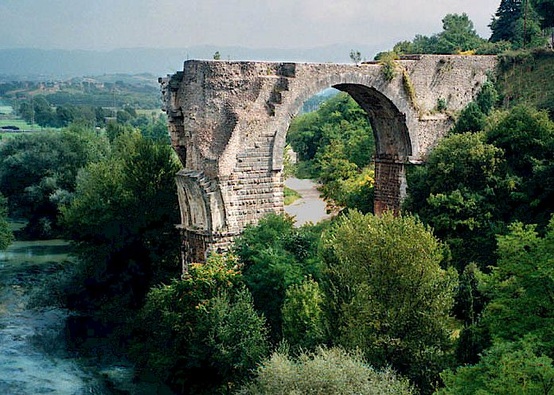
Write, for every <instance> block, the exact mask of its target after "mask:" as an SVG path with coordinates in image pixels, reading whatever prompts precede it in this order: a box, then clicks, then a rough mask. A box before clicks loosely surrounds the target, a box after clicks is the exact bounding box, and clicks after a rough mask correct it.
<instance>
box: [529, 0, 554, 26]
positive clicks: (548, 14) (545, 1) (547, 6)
mask: <svg viewBox="0 0 554 395" xmlns="http://www.w3.org/2000/svg"><path fill="white" fill-rule="evenodd" d="M531 2H532V4H533V5H534V7H535V9H536V10H537V13H538V14H539V15H540V16H541V17H542V20H541V25H542V26H543V27H545V28H548V27H554V1H552V0H532V1H531Z"/></svg>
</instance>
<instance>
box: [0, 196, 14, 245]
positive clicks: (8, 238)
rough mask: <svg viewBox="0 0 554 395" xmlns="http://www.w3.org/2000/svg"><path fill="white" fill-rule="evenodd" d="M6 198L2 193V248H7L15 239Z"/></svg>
mask: <svg viewBox="0 0 554 395" xmlns="http://www.w3.org/2000/svg"><path fill="white" fill-rule="evenodd" d="M7 213H8V209H7V207H6V198H5V197H4V196H2V194H0V250H5V249H6V248H8V246H9V245H10V244H11V243H12V241H13V234H12V231H11V229H10V226H9V224H8V221H7Z"/></svg>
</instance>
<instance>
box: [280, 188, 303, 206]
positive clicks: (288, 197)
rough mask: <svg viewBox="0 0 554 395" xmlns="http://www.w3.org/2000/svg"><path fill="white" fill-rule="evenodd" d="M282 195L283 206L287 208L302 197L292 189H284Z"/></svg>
mask: <svg viewBox="0 0 554 395" xmlns="http://www.w3.org/2000/svg"><path fill="white" fill-rule="evenodd" d="M284 195H285V206H288V205H289V204H292V203H294V202H295V201H296V200H298V199H300V198H301V197H302V195H300V194H299V193H298V192H296V191H295V190H294V189H290V188H289V187H285V190H284Z"/></svg>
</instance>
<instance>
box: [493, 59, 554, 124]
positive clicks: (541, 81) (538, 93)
mask: <svg viewBox="0 0 554 395" xmlns="http://www.w3.org/2000/svg"><path fill="white" fill-rule="evenodd" d="M499 60H500V62H499V66H498V84H497V85H498V90H499V93H500V95H501V97H502V99H503V103H504V105H505V106H507V107H513V106H514V105H516V104H521V103H525V104H529V105H531V106H533V107H537V108H539V109H545V110H547V111H548V112H549V114H550V117H551V118H554V52H553V51H549V50H536V51H533V52H522V51H519V52H509V53H507V54H503V55H500V56H499Z"/></svg>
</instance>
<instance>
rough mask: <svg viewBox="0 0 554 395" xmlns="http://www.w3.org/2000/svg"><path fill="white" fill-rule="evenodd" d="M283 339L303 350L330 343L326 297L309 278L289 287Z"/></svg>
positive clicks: (285, 301)
mask: <svg viewBox="0 0 554 395" xmlns="http://www.w3.org/2000/svg"><path fill="white" fill-rule="evenodd" d="M282 316H283V338H284V340H285V341H286V342H287V343H288V344H292V345H294V346H295V347H299V348H301V349H303V350H310V349H314V348H315V346H317V345H321V344H324V343H325V341H326V336H327V332H326V327H325V326H326V322H325V316H324V296H323V292H322V290H321V288H320V286H319V284H318V283H317V282H315V281H314V280H312V279H309V278H308V279H306V280H304V281H303V282H302V283H301V284H294V285H291V286H290V287H288V288H287V291H286V295H285V300H284V302H283V307H282Z"/></svg>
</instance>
